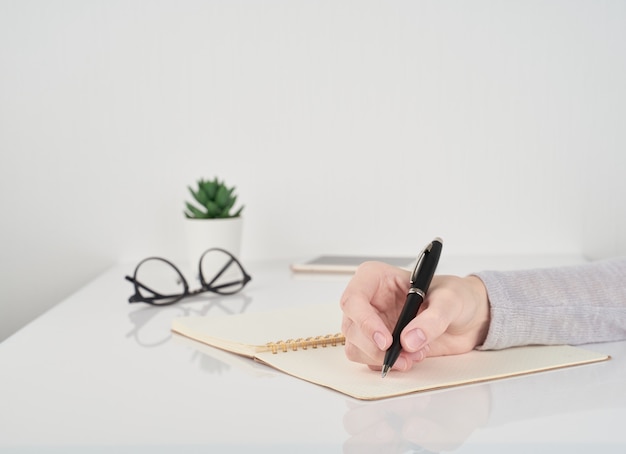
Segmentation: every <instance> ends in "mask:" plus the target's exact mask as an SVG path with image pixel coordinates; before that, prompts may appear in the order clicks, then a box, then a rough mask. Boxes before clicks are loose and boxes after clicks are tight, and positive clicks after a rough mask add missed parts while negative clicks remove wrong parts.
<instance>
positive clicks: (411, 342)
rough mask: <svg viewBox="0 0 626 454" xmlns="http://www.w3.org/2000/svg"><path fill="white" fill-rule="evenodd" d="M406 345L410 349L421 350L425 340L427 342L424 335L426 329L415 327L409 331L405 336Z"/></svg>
mask: <svg viewBox="0 0 626 454" xmlns="http://www.w3.org/2000/svg"><path fill="white" fill-rule="evenodd" d="M404 342H405V344H406V345H405V347H406V349H407V350H409V351H413V352H414V351H417V350H419V349H420V348H421V347H422V345H423V344H424V342H426V336H425V335H424V331H422V330H421V329H419V328H418V329H414V330H412V331H409V332H408V333H406V335H405V336H404Z"/></svg>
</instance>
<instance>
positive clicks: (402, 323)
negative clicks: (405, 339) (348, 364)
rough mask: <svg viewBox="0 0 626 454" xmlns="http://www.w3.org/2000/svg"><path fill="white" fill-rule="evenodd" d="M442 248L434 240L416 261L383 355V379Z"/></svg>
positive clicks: (415, 311) (398, 353)
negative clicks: (402, 304)
mask: <svg viewBox="0 0 626 454" xmlns="http://www.w3.org/2000/svg"><path fill="white" fill-rule="evenodd" d="M442 248H443V241H442V240H441V238H435V239H434V240H433V241H432V242H431V243H429V244H428V245H427V246H426V247H425V248H424V250H423V251H422V253H421V254H420V256H419V257H418V259H417V263H416V264H415V269H414V270H413V274H411V283H410V284H411V286H410V288H409V293H408V294H407V296H406V302H405V303H404V307H403V308H402V313H401V314H400V318H398V323H396V327H395V328H394V330H393V341H392V343H391V346H390V347H389V349H388V350H387V352H386V353H385V360H384V362H383V372H382V376H383V378H385V376H386V375H387V372H389V369H391V367H392V366H393V364H394V363H395V362H396V360H397V359H398V356H400V351H401V350H402V345H401V344H400V333H401V332H402V330H403V329H404V328H405V327H406V325H408V324H409V322H410V321H411V320H413V319H414V318H415V317H416V316H417V311H419V308H420V306H421V305H422V302H423V301H424V298H425V297H426V292H427V291H428V287H429V286H430V281H432V280H433V276H434V275H435V270H436V269H437V264H438V263H439V257H440V256H441V249H442Z"/></svg>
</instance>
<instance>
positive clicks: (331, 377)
mask: <svg viewBox="0 0 626 454" xmlns="http://www.w3.org/2000/svg"><path fill="white" fill-rule="evenodd" d="M340 328H341V311H340V309H339V307H338V305H336V304H333V305H314V306H298V307H292V308H288V309H282V310H277V311H271V312H259V313H244V314H238V315H231V316H216V317H210V316H204V317H198V316H192V317H179V318H176V319H174V320H173V322H172V331H174V332H175V333H178V334H181V335H183V336H185V337H188V338H190V339H193V340H196V341H198V342H202V343H204V344H207V345H210V346H212V347H216V348H219V349H222V350H226V351H228V352H231V353H235V354H238V355H242V356H246V357H249V358H252V359H254V360H255V361H258V362H261V363H263V364H266V365H268V366H270V367H273V368H275V369H277V370H279V371H282V372H284V373H286V374H289V375H292V376H294V377H297V378H300V379H302V380H306V381H308V382H311V383H315V384H317V385H321V386H325V387H328V388H331V389H334V390H336V391H339V392H341V393H344V394H347V395H349V396H351V397H354V398H357V399H362V400H375V399H382V398H387V397H393V396H400V395H404V394H410V393H415V392H420V391H427V390H432V389H439V388H446V387H451V386H458V385H463V384H469V383H476V382H482V381H487V380H495V379H500V378H506V377H512V376H516V375H522V374H529V373H534V372H541V371H547V370H551V369H558V368H562V367H568V366H575V365H582V364H588V363H593V362H598V361H604V360H607V359H609V356H607V355H605V354H601V353H597V352H593V351H589V350H585V349H582V348H578V347H572V346H568V345H560V346H531V347H516V348H510V349H506V350H498V351H471V352H469V353H465V354H462V355H455V356H443V357H436V358H427V359H426V360H424V361H422V362H420V363H419V364H416V365H415V366H414V367H413V369H412V370H411V371H410V372H404V373H403V372H395V371H391V372H390V373H389V375H387V377H385V378H384V379H383V378H381V376H380V372H377V371H372V370H370V369H369V368H368V367H366V366H364V365H362V364H357V363H353V362H351V361H349V360H348V359H347V358H346V356H345V354H344V349H343V343H344V338H343V337H342V335H341V334H340V333H339V331H340Z"/></svg>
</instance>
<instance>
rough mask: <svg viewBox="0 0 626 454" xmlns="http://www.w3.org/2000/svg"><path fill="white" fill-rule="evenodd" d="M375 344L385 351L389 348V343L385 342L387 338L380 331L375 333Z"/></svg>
mask: <svg viewBox="0 0 626 454" xmlns="http://www.w3.org/2000/svg"><path fill="white" fill-rule="evenodd" d="M374 342H375V343H376V345H377V346H378V348H380V349H381V350H385V349H386V347H387V343H386V342H385V336H383V334H382V333H379V332H378V331H377V332H375V333H374Z"/></svg>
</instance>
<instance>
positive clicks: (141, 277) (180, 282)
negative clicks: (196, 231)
mask: <svg viewBox="0 0 626 454" xmlns="http://www.w3.org/2000/svg"><path fill="white" fill-rule="evenodd" d="M198 277H199V280H200V288H199V289H197V290H191V291H190V290H189V285H188V284H187V280H186V279H185V277H184V276H183V274H182V273H181V272H180V270H179V269H178V268H176V266H175V265H174V264H173V263H172V262H170V261H169V260H166V259H164V258H161V257H148V258H147V259H144V260H142V261H141V262H139V264H138V265H137V267H136V268H135V273H134V274H133V276H132V277H131V276H126V280H127V281H130V282H132V283H133V285H134V286H135V294H134V295H131V297H130V298H128V302H129V303H139V302H141V303H148V304H152V305H155V306H167V305H169V304H174V303H177V302H178V301H180V300H181V299H183V298H186V297H189V296H195V295H199V294H201V293H205V292H212V293H217V294H219V295H232V294H234V293H237V292H239V291H240V290H241V289H243V288H244V287H245V286H246V284H247V283H248V282H250V280H251V279H252V277H251V276H250V275H249V274H248V273H246V271H245V270H244V268H243V266H242V265H241V263H239V260H237V258H236V257H235V256H234V255H232V254H231V253H230V252H228V251H225V250H224V249H220V248H211V249H208V250H206V251H205V252H204V253H203V254H202V256H201V257H200V262H199V264H198ZM207 278H209V279H207Z"/></svg>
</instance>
